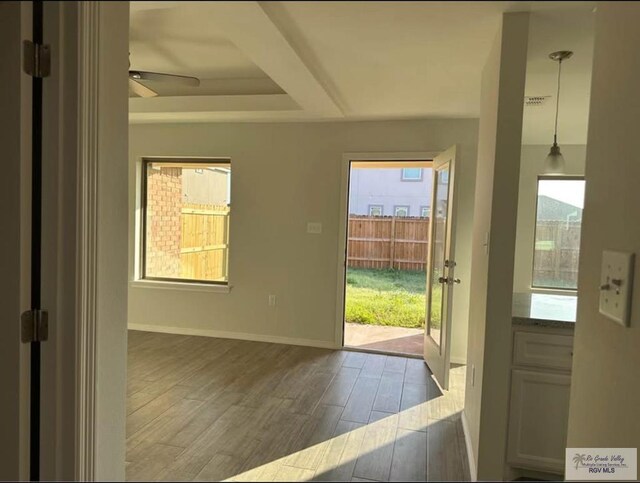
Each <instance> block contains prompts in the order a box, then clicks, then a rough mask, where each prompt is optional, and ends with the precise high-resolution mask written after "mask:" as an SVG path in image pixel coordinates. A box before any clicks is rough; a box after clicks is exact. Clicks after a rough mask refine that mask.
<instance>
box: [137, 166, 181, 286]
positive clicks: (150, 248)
mask: <svg viewBox="0 0 640 483" xmlns="http://www.w3.org/2000/svg"><path fill="white" fill-rule="evenodd" d="M181 213H182V169H181V168H160V169H149V170H148V172H147V234H146V236H147V240H146V242H147V251H146V274H145V275H146V276H148V277H170V278H177V277H180V272H181V270H180V246H181V239H182V215H181Z"/></svg>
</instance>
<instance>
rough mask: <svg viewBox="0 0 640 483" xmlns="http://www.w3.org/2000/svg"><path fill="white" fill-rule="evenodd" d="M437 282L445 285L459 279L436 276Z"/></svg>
mask: <svg viewBox="0 0 640 483" xmlns="http://www.w3.org/2000/svg"><path fill="white" fill-rule="evenodd" d="M438 283H446V284H447V285H453V284H454V283H460V279H459V278H451V277H438Z"/></svg>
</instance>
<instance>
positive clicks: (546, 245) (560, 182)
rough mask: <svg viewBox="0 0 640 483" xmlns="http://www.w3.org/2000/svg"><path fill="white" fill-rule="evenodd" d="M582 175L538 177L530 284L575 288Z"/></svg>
mask: <svg viewBox="0 0 640 483" xmlns="http://www.w3.org/2000/svg"><path fill="white" fill-rule="evenodd" d="M583 206H584V178H582V177H564V176H563V177H557V176H556V177H540V178H538V202H537V207H536V227H535V246H534V254H533V277H532V284H531V285H532V287H534V288H552V289H563V290H576V289H577V288H578V259H579V255H580V232H581V229H582V209H583Z"/></svg>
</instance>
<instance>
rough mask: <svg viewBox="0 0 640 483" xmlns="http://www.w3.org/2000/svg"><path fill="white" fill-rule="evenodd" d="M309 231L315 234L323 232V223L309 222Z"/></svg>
mask: <svg viewBox="0 0 640 483" xmlns="http://www.w3.org/2000/svg"><path fill="white" fill-rule="evenodd" d="M307 233H312V234H314V235H319V234H320V233H322V223H319V222H317V221H316V222H312V221H310V222H309V223H307Z"/></svg>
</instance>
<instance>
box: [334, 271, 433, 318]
mask: <svg viewBox="0 0 640 483" xmlns="http://www.w3.org/2000/svg"><path fill="white" fill-rule="evenodd" d="M425 291H426V276H425V273H424V272H414V271H403V270H375V269H368V268H348V269H347V297H346V304H345V320H346V321H347V322H352V323H356V324H370V325H387V326H393V327H409V328H420V327H424V319H425ZM435 297H436V298H437V299H438V300H437V301H436V302H437V303H436V304H434V306H435V307H439V299H440V295H439V292H438V293H436V295H435ZM435 319H436V320H434V322H435V323H434V324H433V327H434V328H437V327H439V326H440V323H439V322H440V320H439V319H440V314H439V312H438V313H437V314H436V317H435Z"/></svg>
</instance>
